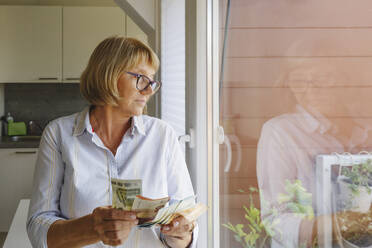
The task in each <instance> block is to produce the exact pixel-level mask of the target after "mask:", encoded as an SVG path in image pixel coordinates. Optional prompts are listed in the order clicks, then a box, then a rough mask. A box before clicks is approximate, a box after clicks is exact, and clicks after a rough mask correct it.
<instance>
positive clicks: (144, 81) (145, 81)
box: [126, 71, 161, 94]
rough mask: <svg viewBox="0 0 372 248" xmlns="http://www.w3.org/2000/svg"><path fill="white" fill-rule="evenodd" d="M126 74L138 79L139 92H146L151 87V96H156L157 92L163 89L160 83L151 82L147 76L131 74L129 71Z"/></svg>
mask: <svg viewBox="0 0 372 248" xmlns="http://www.w3.org/2000/svg"><path fill="white" fill-rule="evenodd" d="M126 73H128V74H129V75H132V76H135V77H136V78H137V83H136V88H137V90H139V91H142V92H143V91H146V90H147V89H149V87H150V88H151V91H152V93H151V94H155V92H157V91H158V90H159V89H160V87H161V82H160V81H155V80H151V79H150V78H149V77H147V76H146V75H143V74H138V73H134V72H129V71H127V72H126Z"/></svg>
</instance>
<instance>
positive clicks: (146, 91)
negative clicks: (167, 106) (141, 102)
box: [140, 85, 154, 95]
mask: <svg viewBox="0 0 372 248" xmlns="http://www.w3.org/2000/svg"><path fill="white" fill-rule="evenodd" d="M140 93H141V94H142V95H152V94H153V93H154V91H153V90H152V88H151V85H149V86H148V87H147V88H145V89H143V90H141V91H140Z"/></svg>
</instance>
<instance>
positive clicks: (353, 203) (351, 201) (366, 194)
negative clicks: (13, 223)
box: [338, 159, 372, 213]
mask: <svg viewBox="0 0 372 248" xmlns="http://www.w3.org/2000/svg"><path fill="white" fill-rule="evenodd" d="M338 182H339V185H340V199H341V200H342V201H343V202H344V206H345V209H346V210H350V211H355V212H360V213H366V212H368V211H369V209H370V206H371V200H372V190H371V186H372V160H370V159H368V160H366V161H365V162H363V163H359V164H355V165H353V166H343V167H342V169H341V173H340V176H339V178H338Z"/></svg>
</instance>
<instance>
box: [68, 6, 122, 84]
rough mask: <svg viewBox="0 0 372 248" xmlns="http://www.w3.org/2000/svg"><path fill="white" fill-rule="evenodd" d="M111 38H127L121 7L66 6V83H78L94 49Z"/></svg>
mask: <svg viewBox="0 0 372 248" xmlns="http://www.w3.org/2000/svg"><path fill="white" fill-rule="evenodd" d="M111 35H125V14H124V13H123V11H122V10H121V9H120V8H117V7H63V81H64V82H77V81H78V80H79V77H80V75H81V73H82V71H83V70H84V69H85V67H86V65H87V63H88V60H89V57H90V55H91V53H92V52H93V50H94V48H95V47H96V46H97V45H98V43H99V42H101V41H102V40H103V39H105V38H107V37H109V36H111Z"/></svg>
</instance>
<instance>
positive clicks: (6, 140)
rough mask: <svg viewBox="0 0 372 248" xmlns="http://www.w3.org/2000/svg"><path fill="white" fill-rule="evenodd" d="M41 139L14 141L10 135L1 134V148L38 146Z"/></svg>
mask: <svg viewBox="0 0 372 248" xmlns="http://www.w3.org/2000/svg"><path fill="white" fill-rule="evenodd" d="M39 144H40V139H32V140H22V141H13V140H11V138H10V137H9V136H0V149H1V148H38V147H39Z"/></svg>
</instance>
